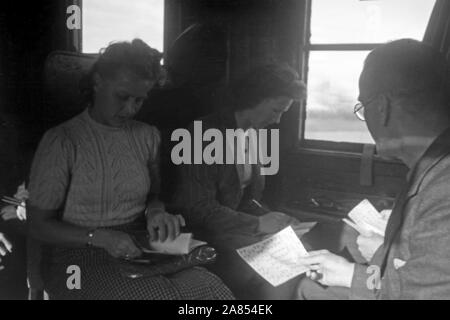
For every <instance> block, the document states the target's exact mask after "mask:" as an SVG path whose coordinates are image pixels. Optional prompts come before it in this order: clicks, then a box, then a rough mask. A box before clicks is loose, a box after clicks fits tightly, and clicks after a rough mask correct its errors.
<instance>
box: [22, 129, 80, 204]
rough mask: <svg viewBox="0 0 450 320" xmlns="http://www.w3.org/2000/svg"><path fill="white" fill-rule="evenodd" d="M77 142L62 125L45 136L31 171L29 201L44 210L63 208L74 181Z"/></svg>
mask: <svg viewBox="0 0 450 320" xmlns="http://www.w3.org/2000/svg"><path fill="white" fill-rule="evenodd" d="M73 151H74V150H73V145H72V143H71V142H70V141H69V139H68V138H67V137H66V135H65V134H64V131H63V130H62V129H61V128H56V129H51V130H50V131H48V132H47V133H46V134H45V135H44V137H43V138H42V140H41V142H40V144H39V147H38V149H37V151H36V154H35V156H34V160H33V164H32V167H31V173H30V184H29V192H30V199H29V203H30V205H31V206H33V207H35V208H38V209H41V210H58V209H61V208H62V207H63V205H64V202H65V197H66V193H67V190H68V188H69V183H70V172H71V162H72V161H71V159H72V155H73Z"/></svg>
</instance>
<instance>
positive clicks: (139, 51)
mask: <svg viewBox="0 0 450 320" xmlns="http://www.w3.org/2000/svg"><path fill="white" fill-rule="evenodd" d="M162 56H163V55H162V53H160V52H159V51H158V50H156V49H153V48H151V47H150V46H149V45H147V44H146V43H145V42H144V41H142V40H140V39H134V40H133V41H131V42H126V41H125V42H115V43H111V44H110V45H109V46H108V47H107V48H104V49H102V50H101V51H100V55H99V57H98V59H97V61H96V62H95V63H94V65H93V66H92V68H91V70H90V72H89V73H88V74H87V76H86V77H85V78H83V79H82V81H81V84H80V87H81V93H82V96H83V102H84V103H92V102H93V100H94V75H95V74H98V75H100V76H101V77H102V78H107V79H108V78H109V79H110V78H113V77H114V76H116V74H117V72H119V71H121V70H129V71H131V72H133V73H134V74H135V75H137V76H138V77H141V78H142V79H145V80H152V81H159V80H160V78H161V77H162V68H161V59H162Z"/></svg>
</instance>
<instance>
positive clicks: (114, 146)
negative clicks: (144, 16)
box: [29, 39, 232, 299]
mask: <svg viewBox="0 0 450 320" xmlns="http://www.w3.org/2000/svg"><path fill="white" fill-rule="evenodd" d="M160 59H161V54H160V53H159V52H158V51H156V50H154V49H152V48H150V47H149V46H148V45H147V44H145V43H144V42H143V41H141V40H138V39H136V40H133V41H132V42H131V43H130V42H120V43H114V44H111V45H110V46H109V47H108V48H106V49H105V50H104V51H103V52H102V53H101V55H100V57H99V58H98V60H97V62H96V63H95V65H94V66H93V69H92V72H91V73H90V86H88V87H87V88H88V89H89V90H87V92H86V93H87V95H86V97H87V101H88V105H87V109H86V110H85V111H84V112H83V113H82V114H80V115H78V116H76V117H75V118H73V119H71V120H69V121H68V122H66V123H63V124H61V125H59V126H57V127H55V128H53V129H51V130H49V131H48V132H47V133H46V134H45V136H44V137H43V139H42V141H41V143H40V146H39V148H38V151H37V153H36V155H35V159H34V162H33V165H32V170H31V175H30V176H31V177H30V185H29V191H30V199H29V219H30V233H31V235H32V236H34V237H35V238H36V239H38V240H40V241H42V242H44V243H46V244H47V247H46V249H45V255H44V259H43V260H44V266H43V269H44V271H43V273H44V274H43V277H44V282H45V288H46V291H48V293H49V295H50V298H57V299H227V298H232V294H231V293H230V291H229V290H228V289H227V288H226V287H225V286H224V285H223V284H222V282H221V281H220V279H218V278H217V277H216V276H214V275H212V274H211V273H209V272H207V271H206V270H205V269H203V268H198V267H195V268H190V269H186V270H184V271H180V272H178V273H175V274H172V275H170V276H155V277H147V278H139V279H133V280H132V279H128V278H126V277H123V276H122V273H121V272H120V268H119V264H118V263H117V260H118V259H132V258H135V257H138V256H140V254H141V251H140V249H139V248H138V247H137V245H136V244H135V242H134V241H133V239H132V237H131V236H130V233H131V232H133V231H136V230H145V229H147V230H148V232H149V234H150V237H151V238H152V239H153V240H160V241H165V240H166V239H167V238H171V239H174V238H175V237H177V236H178V235H179V233H180V228H181V227H182V226H184V224H185V223H184V220H183V218H182V217H181V216H174V215H171V214H168V213H167V212H166V211H165V207H164V204H163V203H161V202H160V201H159V200H158V198H157V194H158V185H159V168H158V153H159V145H160V134H159V131H158V130H157V129H156V128H155V127H152V126H149V125H146V124H144V123H140V122H137V121H133V120H132V118H133V117H134V115H135V114H136V113H137V112H138V111H139V109H140V108H141V106H142V103H143V101H144V100H145V99H146V97H147V93H148V92H149V90H150V89H151V88H152V87H153V86H154V84H155V83H156V82H157V81H158V79H159V77H160ZM74 266H75V267H76V268H75V269H73V267H74ZM68 270H79V272H80V274H79V276H80V278H81V287H78V286H75V289H73V288H71V286H68V285H67V283H69V280H68V279H69V277H70V274H68V273H67V272H69V271H68ZM75 283H76V281H75ZM71 289H73V290H71Z"/></svg>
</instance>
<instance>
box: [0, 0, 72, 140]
mask: <svg viewBox="0 0 450 320" xmlns="http://www.w3.org/2000/svg"><path fill="white" fill-rule="evenodd" d="M72 3H73V1H66V0H64V1H62V0H40V1H32V2H27V3H24V2H22V1H2V2H1V3H0V28H1V31H0V86H1V87H0V93H3V94H2V96H1V98H2V100H1V109H2V111H3V112H6V113H8V114H10V115H12V116H13V117H15V118H17V119H19V122H20V123H21V124H22V126H23V127H25V128H26V130H25V131H23V130H21V133H22V136H23V137H24V138H23V139H24V141H28V142H30V143H33V142H35V140H37V139H39V137H40V134H41V133H42V131H43V130H45V129H47V125H46V121H45V114H43V112H42V110H43V106H42V71H43V66H44V62H45V59H46V57H47V55H48V54H49V53H50V52H52V51H53V50H69V51H70V50H74V48H73V46H72V45H71V44H70V43H71V42H70V40H71V37H70V32H69V31H68V30H67V28H66V17H67V14H66V9H67V6H68V5H70V4H72ZM21 129H23V128H21Z"/></svg>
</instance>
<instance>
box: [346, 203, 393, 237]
mask: <svg viewBox="0 0 450 320" xmlns="http://www.w3.org/2000/svg"><path fill="white" fill-rule="evenodd" d="M348 216H349V217H350V218H351V219H352V220H353V222H354V223H355V224H356V225H357V227H358V228H356V227H355V229H356V230H358V232H360V233H367V231H370V232H373V233H376V234H378V235H380V236H382V237H384V233H385V231H386V226H387V221H388V219H387V218H386V215H382V214H380V213H379V212H378V210H377V209H375V207H374V206H373V205H372V204H371V203H370V201H369V200H367V199H366V200H363V201H362V202H361V203H360V204H358V205H357V206H356V207H355V208H353V210H352V211H350V213H349V214H348ZM345 222H346V223H347V224H349V223H348V220H347V221H345ZM350 225H351V224H350Z"/></svg>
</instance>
